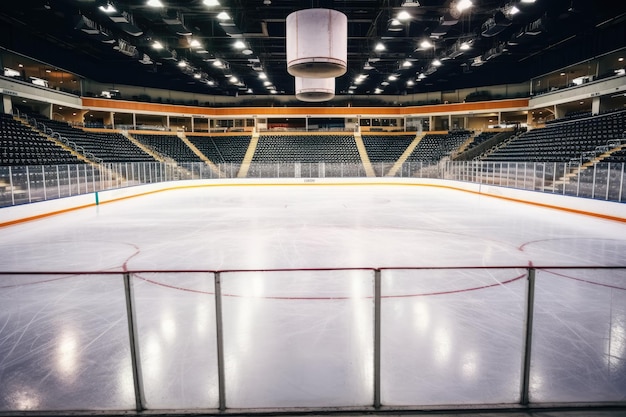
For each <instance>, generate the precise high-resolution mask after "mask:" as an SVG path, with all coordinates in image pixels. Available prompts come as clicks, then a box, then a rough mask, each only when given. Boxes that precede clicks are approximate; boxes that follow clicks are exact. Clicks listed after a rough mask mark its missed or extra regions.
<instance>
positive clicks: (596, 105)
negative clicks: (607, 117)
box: [591, 96, 600, 115]
mask: <svg viewBox="0 0 626 417" xmlns="http://www.w3.org/2000/svg"><path fill="white" fill-rule="evenodd" d="M598 113H600V96H598V97H594V98H593V99H591V114H594V115H595V114H598Z"/></svg>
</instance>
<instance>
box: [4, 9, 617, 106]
mask: <svg viewBox="0 0 626 417" xmlns="http://www.w3.org/2000/svg"><path fill="white" fill-rule="evenodd" d="M314 7H315V8H329V9H335V10H339V11H341V12H342V13H344V14H345V15H346V16H347V18H348V30H347V32H348V33H347V37H348V39H347V42H348V52H347V55H348V56H347V60H348V64H347V71H346V73H345V74H344V75H342V76H340V77H338V78H337V79H336V87H335V88H336V94H337V95H347V94H355V95H370V94H377V93H382V94H385V95H406V94H413V93H421V92H428V91H445V90H452V89H458V88H469V87H478V86H488V85H496V84H505V83H519V82H525V81H528V80H530V79H531V78H532V77H535V76H538V75H541V74H545V73H547V72H550V71H554V70H557V69H559V68H564V67H566V66H567V65H571V64H574V63H577V62H581V61H583V60H584V59H587V58H589V57H593V56H597V55H601V54H603V53H606V52H609V51H612V50H615V49H618V48H621V47H624V46H625V45H626V23H625V22H626V3H624V2H620V1H614V0H594V1H591V0H508V1H502V0H472V1H470V0H462V1H461V0H419V1H418V0H342V1H338V0H335V1H330V0H312V1H311V2H300V1H289V0H21V1H17V2H8V1H3V2H1V4H0V46H1V47H3V48H6V49H7V50H10V51H13V52H16V53H19V54H23V55H25V56H28V57H32V58H34V59H37V60H40V61H42V62H45V63H48V64H49V65H51V66H56V67H59V68H63V69H64V70H67V71H70V72H73V73H75V74H78V75H80V76H83V77H85V78H89V79H92V80H95V81H98V82H102V83H117V84H122V85H135V86H143V87H153V88H164V89H169V90H176V91H186V92H192V93H202V94H211V95H218V96H240V97H241V96H244V95H247V94H248V95H251V94H254V95H266V94H267V95H270V94H278V95H293V94H294V84H295V83H294V77H293V76H291V75H290V74H289V73H288V72H287V66H286V28H285V26H286V25H285V21H286V18H287V16H288V15H289V14H290V13H292V12H294V11H296V10H300V9H304V8H314ZM311 41H312V42H315V40H311Z"/></svg>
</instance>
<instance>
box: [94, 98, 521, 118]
mask: <svg viewBox="0 0 626 417" xmlns="http://www.w3.org/2000/svg"><path fill="white" fill-rule="evenodd" d="M528 103H529V99H527V98H523V99H510V100H497V101H481V102H472V103H452V104H438V105H428V106H407V107H230V108H211V107H194V106H182V105H172V104H158V103H143V102H141V103H140V102H134V101H123V100H109V99H101V98H92V97H83V98H82V104H83V107H85V108H87V109H99V110H102V111H112V112H116V111H121V112H128V113H141V112H148V113H161V114H163V115H167V114H170V115H178V114H183V115H184V117H191V116H192V115H193V116H210V117H248V118H253V117H268V116H279V117H286V116H293V115H296V116H303V117H305V116H321V115H335V116H345V117H359V116H364V117H380V116H396V117H403V116H407V115H413V114H415V115H429V114H436V113H443V114H445V113H457V112H461V113H469V112H487V111H507V110H519V109H525V108H528Z"/></svg>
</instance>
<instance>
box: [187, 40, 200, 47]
mask: <svg viewBox="0 0 626 417" xmlns="http://www.w3.org/2000/svg"><path fill="white" fill-rule="evenodd" d="M189 46H191V47H192V48H201V47H202V45H201V44H200V41H198V40H197V39H192V41H191V42H189Z"/></svg>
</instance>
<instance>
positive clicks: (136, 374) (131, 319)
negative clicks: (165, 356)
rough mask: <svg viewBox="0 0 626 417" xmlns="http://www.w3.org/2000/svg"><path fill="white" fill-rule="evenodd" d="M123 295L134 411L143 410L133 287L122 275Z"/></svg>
mask: <svg viewBox="0 0 626 417" xmlns="http://www.w3.org/2000/svg"><path fill="white" fill-rule="evenodd" d="M124 294H125V296H126V317H127V321H128V339H129V342H130V361H131V366H132V368H133V386H134V388H135V409H136V410H137V411H143V410H145V407H144V393H143V380H142V374H141V361H140V358H139V339H138V337H137V324H136V322H135V317H136V314H135V306H134V303H133V300H134V297H133V285H132V282H131V280H130V274H129V273H128V272H126V273H124Z"/></svg>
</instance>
